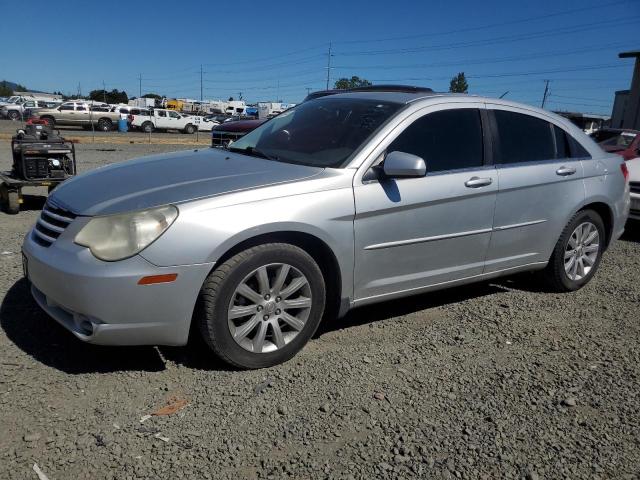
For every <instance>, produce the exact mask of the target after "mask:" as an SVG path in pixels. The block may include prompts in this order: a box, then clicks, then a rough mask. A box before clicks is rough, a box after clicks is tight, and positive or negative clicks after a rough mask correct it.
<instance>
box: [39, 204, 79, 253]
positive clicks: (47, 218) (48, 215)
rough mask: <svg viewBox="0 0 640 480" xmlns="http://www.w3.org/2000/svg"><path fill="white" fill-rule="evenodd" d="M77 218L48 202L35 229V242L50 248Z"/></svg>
mask: <svg viewBox="0 0 640 480" xmlns="http://www.w3.org/2000/svg"><path fill="white" fill-rule="evenodd" d="M75 218H76V215H75V214H73V213H71V212H69V211H68V210H64V209H62V208H60V207H56V206H54V205H52V204H51V202H49V201H47V203H46V204H45V206H44V208H43V209H42V213H41V214H40V217H39V218H38V221H37V222H36V225H35V227H34V228H33V235H34V240H36V241H37V243H38V244H40V245H42V246H43V247H50V246H51V244H52V243H53V242H55V241H56V240H57V238H58V237H59V236H60V234H61V233H62V232H64V230H65V228H67V227H68V226H69V224H70V223H71V222H73V220H75ZM54 222H55V223H54Z"/></svg>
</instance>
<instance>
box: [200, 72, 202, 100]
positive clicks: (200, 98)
mask: <svg viewBox="0 0 640 480" xmlns="http://www.w3.org/2000/svg"><path fill="white" fill-rule="evenodd" d="M200 102H202V64H200Z"/></svg>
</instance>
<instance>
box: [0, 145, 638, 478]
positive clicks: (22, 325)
mask: <svg viewBox="0 0 640 480" xmlns="http://www.w3.org/2000/svg"><path fill="white" fill-rule="evenodd" d="M180 148H188V147H187V146H185V145H180V146H171V145H123V144H118V145H109V144H96V145H91V144H79V145H78V158H79V163H80V170H87V169H91V168H95V167H97V166H99V165H103V164H106V163H111V162H114V161H118V160H121V159H125V158H130V157H134V156H138V155H142V154H144V153H147V152H158V151H167V150H172V149H180ZM8 163H9V145H8V143H7V142H6V141H0V168H6V167H7V166H8ZM31 193H32V196H29V197H27V203H26V205H25V206H26V211H24V212H22V213H20V214H19V215H17V216H13V217H10V216H7V215H5V214H0V301H1V307H0V326H1V329H0V425H1V430H0V478H2V479H5V478H6V479H25V478H33V479H36V478H37V475H36V472H34V470H33V465H34V464H35V463H37V465H38V466H39V468H40V469H41V470H42V471H43V472H44V473H45V474H46V475H47V476H48V478H49V479H51V480H54V479H68V478H78V479H86V478H92V479H102V478H107V479H116V478H117V479H134V478H145V479H147V478H149V479H151V478H154V479H155V478H207V479H210V478H233V479H238V478H274V479H279V478H285V477H290V478H296V479H301V478H314V479H315V478H358V479H360V478H362V479H370V478H408V477H416V478H469V479H475V478H492V479H493V478H528V479H537V478H615V479H620V478H629V479H631V478H639V475H640V407H639V405H640V395H639V389H640V387H639V382H640V329H639V325H638V323H639V319H640V315H639V314H638V311H639V309H640V282H639V281H638V280H639V273H640V228H639V227H638V226H637V225H635V226H633V227H632V228H631V229H630V231H628V232H627V233H626V234H625V236H624V237H623V238H622V240H620V241H618V242H617V243H615V244H614V246H613V247H612V249H611V250H610V251H609V252H607V254H606V255H605V257H604V259H603V262H602V265H601V269H600V271H599V273H598V274H597V275H596V277H595V279H594V281H592V282H591V283H590V284H589V285H588V286H587V287H585V288H584V289H582V290H581V291H579V292H576V293H572V294H565V295H556V294H550V293H546V292H544V291H540V290H539V289H537V287H536V284H535V282H533V281H532V279H531V276H530V275H524V276H519V277H516V278H509V279H504V280H500V281H497V282H493V283H483V284H479V285H475V286H467V287H461V288H457V289H453V290H449V291H445V292H438V293H433V294H428V295H423V296H419V297H414V298H410V299H405V300H401V301H394V302H389V303H385V304H382V305H378V306H375V307H371V308H362V309H359V310H356V311H353V312H351V313H350V314H349V315H348V316H347V318H345V319H343V320H341V321H336V322H331V323H329V324H326V325H323V326H322V327H321V331H320V333H319V334H318V335H317V337H316V338H315V339H314V340H312V341H311V342H310V344H309V345H308V346H307V347H306V348H305V349H304V350H303V351H302V352H301V354H300V355H298V356H297V357H296V358H295V359H293V360H292V361H290V362H288V363H287V364H285V365H281V366H278V367H276V368H272V369H268V370H261V371H252V372H238V371H232V370H229V369H227V368H225V367H224V366H223V365H221V364H219V363H217V362H216V361H215V360H213V359H212V358H211V357H210V356H209V355H208V354H207V351H206V350H205V349H204V348H203V347H201V346H200V345H199V344H197V343H194V344H193V345H190V346H189V347H186V348H164V347H162V348H153V347H143V348H106V347H96V346H91V345H85V344H82V343H80V342H79V341H77V340H75V338H74V337H73V336H72V335H70V334H69V333H67V332H66V331H65V330H63V329H62V328H61V327H59V326H58V325H57V324H56V323H55V322H54V321H53V320H51V319H49V318H48V317H47V316H46V315H45V314H44V313H42V312H41V311H40V310H39V309H38V307H37V306H36V305H35V303H34V302H33V301H32V300H31V298H30V296H29V295H28V293H27V290H26V285H25V282H24V281H23V280H22V268H21V261H20V255H19V252H20V244H21V241H22V237H23V235H24V234H25V232H26V231H27V229H28V228H29V226H30V225H31V224H32V223H33V222H34V221H35V220H36V217H37V215H38V208H40V206H41V205H42V203H43V200H44V199H43V197H40V196H38V195H35V194H37V193H42V192H37V191H33V192H31ZM185 402H186V406H185ZM167 405H170V406H173V407H175V408H176V409H178V410H177V411H176V412H174V413H171V414H169V415H157V416H151V417H150V418H148V419H146V420H145V421H144V422H141V419H144V418H146V417H145V416H146V415H149V414H151V413H152V412H154V411H156V410H157V409H159V408H161V407H163V406H167ZM180 407H183V408H180ZM169 411H171V408H170V409H169ZM160 413H162V412H160Z"/></svg>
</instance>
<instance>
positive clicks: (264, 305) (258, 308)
mask: <svg viewBox="0 0 640 480" xmlns="http://www.w3.org/2000/svg"><path fill="white" fill-rule="evenodd" d="M324 306H325V283H324V278H323V277H322V272H321V271H320V268H319V267H318V265H317V264H316V262H315V261H314V260H313V258H312V257H311V256H310V255H309V254H308V253H306V252H305V251H304V250H302V249H301V248H298V247H296V246H293V245H289V244H283V243H271V244H265V245H259V246H257V247H253V248H249V249H248V250H245V251H243V252H240V253H238V254H237V255H235V256H233V257H231V258H230V259H229V260H227V261H226V262H224V263H223V264H221V265H220V266H218V267H217V268H216V269H215V270H214V271H213V272H212V273H211V274H210V275H209V277H208V278H207V280H206V281H205V283H204V286H203V287H202V291H201V295H200V300H199V309H198V313H197V316H196V319H195V320H196V321H197V322H198V324H199V327H200V332H201V334H202V337H203V338H204V340H205V342H206V343H207V344H208V345H209V347H210V348H211V349H212V350H213V352H214V353H215V354H216V355H217V356H218V357H219V358H221V359H222V360H224V361H225V362H227V363H229V364H231V365H234V366H236V367H239V368H247V369H248V368H263V367H270V366H273V365H277V364H279V363H282V362H285V361H287V360H289V359H290V358H291V357H293V356H294V355H295V354H296V353H298V352H299V351H300V350H301V349H302V347H303V346H304V345H305V344H306V343H307V341H309V339H310V338H311V337H312V336H313V334H314V333H315V331H316V329H317V328H318V325H319V323H320V320H321V318H322V313H323V312H324Z"/></svg>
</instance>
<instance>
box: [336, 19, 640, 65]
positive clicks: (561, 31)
mask: <svg viewBox="0 0 640 480" xmlns="http://www.w3.org/2000/svg"><path fill="white" fill-rule="evenodd" d="M637 19H640V15H636V16H631V17H630V16H625V17H618V18H613V19H610V20H603V21H598V22H591V23H584V24H580V25H572V26H568V27H560V28H551V29H547V30H541V31H537V32H529V33H517V34H513V35H503V36H500V37H493V38H488V39H483V40H474V41H468V42H454V43H442V44H436V45H422V46H419V47H412V48H392V49H386V50H363V51H356V52H343V53H340V52H337V53H335V55H336V56H343V57H344V56H372V55H391V54H394V55H397V54H402V53H417V52H423V51H425V50H429V51H434V50H449V49H454V48H463V47H474V46H487V45H493V44H496V43H503V42H516V41H522V40H531V39H536V38H542V37H547V36H555V35H567V34H572V33H579V32H583V31H586V30H590V29H591V28H593V27H602V26H604V25H607V24H613V25H615V26H616V27H619V26H621V25H628V24H635V23H637V22H636V20H637Z"/></svg>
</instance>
